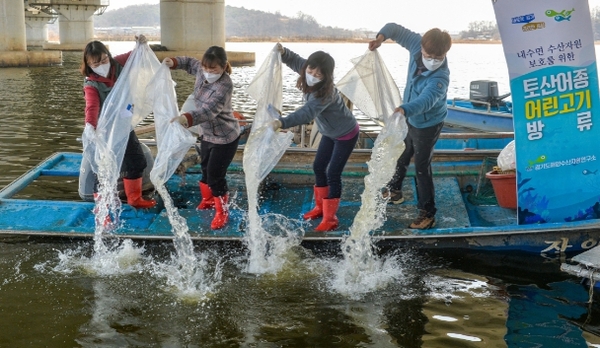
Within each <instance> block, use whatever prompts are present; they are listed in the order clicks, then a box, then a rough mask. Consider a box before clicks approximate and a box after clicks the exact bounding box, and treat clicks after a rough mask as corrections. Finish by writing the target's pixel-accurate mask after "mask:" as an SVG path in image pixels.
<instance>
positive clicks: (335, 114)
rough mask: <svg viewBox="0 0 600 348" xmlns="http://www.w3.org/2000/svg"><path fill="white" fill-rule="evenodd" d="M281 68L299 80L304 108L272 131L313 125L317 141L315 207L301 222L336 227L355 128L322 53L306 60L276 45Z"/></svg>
mask: <svg viewBox="0 0 600 348" xmlns="http://www.w3.org/2000/svg"><path fill="white" fill-rule="evenodd" d="M277 47H278V48H279V52H280V53H281V59H282V62H283V63H284V64H286V65H287V66H288V67H289V68H291V69H292V70H294V71H295V72H297V73H298V74H299V75H300V76H299V77H298V80H297V82H296V87H297V88H298V89H299V90H300V91H302V93H303V95H304V101H305V104H304V105H303V106H302V107H300V108H299V109H298V110H296V111H294V112H292V113H291V114H289V115H287V116H286V117H281V118H280V119H279V120H275V121H274V122H273V128H274V129H278V128H290V127H294V126H297V125H301V124H308V123H310V122H311V121H312V120H314V121H315V124H316V125H317V128H318V129H319V132H320V133H321V141H320V142H319V148H318V149H317V154H316V156H315V160H314V162H313V171H314V172H315V186H314V197H315V207H314V208H313V209H312V210H311V211H309V212H307V213H306V214H304V216H303V217H304V219H305V220H311V219H317V218H320V217H323V220H322V221H321V223H320V224H319V225H318V226H317V228H316V230H317V231H322V232H325V231H331V230H334V229H336V228H337V227H338V225H339V223H338V218H337V216H336V213H337V210H338V208H339V205H340V197H341V194H342V171H343V170H344V166H345V165H346V162H347V161H348V158H349V157H350V154H351V153H352V150H353V149H354V146H355V145H356V141H357V140H358V135H359V126H358V122H356V118H355V117H354V115H353V114H352V111H351V110H350V109H348V107H347V106H346V104H345V103H344V101H343V99H342V97H341V95H340V93H339V92H338V91H337V89H336V88H335V86H334V84H333V70H334V68H335V61H334V59H333V58H332V57H331V56H330V55H329V54H327V53H325V52H323V51H317V52H314V53H312V54H311V55H310V56H309V57H308V59H304V58H302V57H300V56H299V55H298V54H296V53H294V52H292V51H290V50H289V49H287V48H284V47H283V46H281V44H279V43H278V44H277Z"/></svg>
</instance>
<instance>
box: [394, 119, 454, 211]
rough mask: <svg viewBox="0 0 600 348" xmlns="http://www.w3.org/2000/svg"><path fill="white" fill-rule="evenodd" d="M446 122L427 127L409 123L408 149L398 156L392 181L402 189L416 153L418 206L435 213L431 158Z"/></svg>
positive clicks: (396, 187)
mask: <svg viewBox="0 0 600 348" xmlns="http://www.w3.org/2000/svg"><path fill="white" fill-rule="evenodd" d="M443 126H444V124H443V123H440V124H438V125H435V126H431V127H427V128H415V127H413V126H411V125H410V124H408V134H407V135H406V139H405V140H404V144H405V145H406V149H405V150H404V153H402V155H401V156H400V158H398V162H397V164H396V173H395V174H394V176H393V177H392V180H391V181H390V184H389V186H390V188H391V189H394V190H400V189H402V181H403V180H404V178H405V177H406V171H407V170H408V165H409V164H410V160H411V158H412V157H413V155H414V157H415V158H414V163H415V175H416V179H417V197H418V204H417V207H418V208H419V209H421V210H425V211H427V212H428V213H430V214H432V215H435V213H436V211H437V209H436V208H435V200H434V195H435V191H434V188H433V173H432V171H431V160H432V158H433V147H434V146H435V143H436V142H437V140H438V138H439V136H440V132H441V131H442V128H443Z"/></svg>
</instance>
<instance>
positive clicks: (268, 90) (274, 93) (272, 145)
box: [244, 46, 294, 182]
mask: <svg viewBox="0 0 600 348" xmlns="http://www.w3.org/2000/svg"><path fill="white" fill-rule="evenodd" d="M281 71H282V66H281V55H280V53H279V51H278V50H277V46H275V47H273V49H272V50H271V53H270V54H269V56H267V58H266V59H265V61H264V62H263V64H262V65H261V67H260V68H259V69H258V72H257V73H256V76H254V79H252V82H250V85H249V86H248V88H247V89H246V91H247V92H248V94H250V96H252V97H253V98H254V99H256V101H257V106H256V114H255V115H254V123H253V126H252V130H251V132H250V136H249V137H248V141H247V143H246V145H245V149H244V173H245V175H246V176H248V175H254V176H255V177H256V180H258V182H260V181H262V180H263V179H264V178H265V177H266V176H267V175H268V174H269V173H270V172H271V170H272V169H273V167H275V165H276V164H277V162H279V160H280V159H281V156H283V154H284V153H285V150H286V149H287V148H288V147H289V146H290V144H291V142H292V138H293V137H294V135H293V134H292V133H291V132H285V133H282V132H278V131H274V130H273V129H272V128H271V126H270V123H271V122H272V121H274V120H275V119H277V118H278V114H277V113H276V112H273V111H274V110H272V109H270V108H269V105H273V106H274V107H275V108H277V109H279V110H281V103H282V99H283V97H282V93H283V89H282V88H283V87H282V85H283V78H282V75H281ZM246 181H247V179H246Z"/></svg>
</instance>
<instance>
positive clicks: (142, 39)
mask: <svg viewBox="0 0 600 348" xmlns="http://www.w3.org/2000/svg"><path fill="white" fill-rule="evenodd" d="M135 40H136V41H137V42H138V43H139V44H141V45H143V44H145V43H148V39H146V36H145V35H144V34H140V35H137V36H136V37H135Z"/></svg>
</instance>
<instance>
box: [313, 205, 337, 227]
mask: <svg viewBox="0 0 600 348" xmlns="http://www.w3.org/2000/svg"><path fill="white" fill-rule="evenodd" d="M339 206H340V199H339V198H330V199H323V221H321V223H320V224H319V226H317V228H315V230H317V231H319V232H327V231H333V230H335V229H336V228H337V227H338V226H339V221H338V218H337V216H335V213H337V210H338V208H339Z"/></svg>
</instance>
